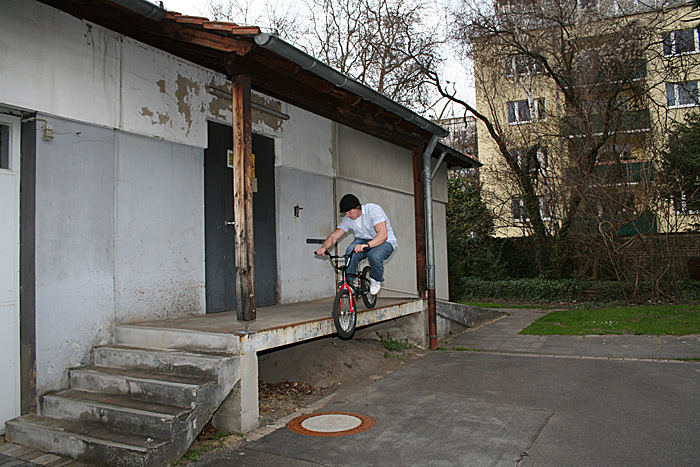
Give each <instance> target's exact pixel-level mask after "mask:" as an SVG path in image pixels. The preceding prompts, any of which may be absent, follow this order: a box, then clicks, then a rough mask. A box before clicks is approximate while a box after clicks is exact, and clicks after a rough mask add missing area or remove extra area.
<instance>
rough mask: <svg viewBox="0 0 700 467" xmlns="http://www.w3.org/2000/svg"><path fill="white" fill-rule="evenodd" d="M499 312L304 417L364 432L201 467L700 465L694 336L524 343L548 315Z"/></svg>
mask: <svg viewBox="0 0 700 467" xmlns="http://www.w3.org/2000/svg"><path fill="white" fill-rule="evenodd" d="M506 311H507V312H508V313H509V315H508V316H507V317H505V318H503V319H501V320H498V321H496V322H493V323H491V324H489V325H486V326H482V327H481V328H479V329H474V330H472V331H470V332H466V333H464V334H461V335H459V336H457V337H456V338H454V339H452V340H450V341H448V342H444V343H441V345H442V347H443V348H454V349H460V350H443V351H435V352H430V353H429V354H428V355H427V356H425V357H424V358H422V359H419V360H417V361H415V362H414V363H412V364H411V365H409V366H407V368H405V369H402V370H400V371H398V372H395V373H393V374H391V375H389V376H387V377H385V378H383V379H382V380H380V381H377V382H376V383H374V384H372V385H370V386H368V387H366V388H365V389H364V390H363V391H361V392H358V393H352V394H347V393H344V394H342V395H340V396H339V397H336V398H330V399H329V400H327V401H326V402H325V404H324V405H320V406H319V405H317V406H315V407H312V408H310V409H309V410H307V412H328V411H333V412H336V411H337V412H347V413H354V414H363V415H368V416H370V417H373V418H374V419H375V420H376V424H375V425H374V426H373V427H372V428H370V429H368V430H367V431H364V432H361V433H357V434H353V435H349V436H341V437H316V436H304V435H300V434H297V433H294V432H292V431H290V430H288V429H287V428H285V427H282V428H279V429H277V430H274V431H272V432H271V433H269V434H267V435H265V436H262V437H261V438H259V439H257V440H256V441H252V442H249V443H246V444H245V445H244V446H242V447H240V448H238V449H234V450H229V451H219V452H216V453H212V454H210V455H208V456H207V457H205V458H203V459H202V461H201V462H199V463H198V465H200V466H214V465H216V466H219V465H236V466H258V465H284V466H287V465H288V466H311V465H389V466H393V465H397V466H398V465H402V466H403V465H431V466H433V465H435V466H443V465H444V466H453V465H465V466H482V465H484V466H486V465H489V466H494V465H495V466H501V465H503V466H516V465H526V466H562V465H593V466H608V465H610V466H613V465H614V466H618V465H634V466H647V465H648V466H671V465H672V466H685V465H687V466H690V465H694V466H697V465H699V464H700V416H699V415H700V361H697V360H693V359H697V358H698V357H700V336H682V337H667V336H666V337H660V338H655V337H650V336H584V337H574V336H549V337H544V336H521V335H519V334H517V333H518V331H519V330H520V329H522V328H523V327H525V326H526V325H527V324H529V323H530V322H531V321H533V320H534V319H536V318H537V317H538V316H541V314H542V313H543V311H536V310H535V311H533V310H506ZM302 413H304V411H302ZM270 431H271V430H270Z"/></svg>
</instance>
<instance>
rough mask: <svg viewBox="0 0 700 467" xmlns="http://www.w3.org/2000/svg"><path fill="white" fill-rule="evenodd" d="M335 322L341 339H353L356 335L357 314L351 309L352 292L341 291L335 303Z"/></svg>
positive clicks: (336, 295)
mask: <svg viewBox="0 0 700 467" xmlns="http://www.w3.org/2000/svg"><path fill="white" fill-rule="evenodd" d="M333 322H334V323H335V329H336V330H337V331H338V335H339V336H340V338H341V339H351V338H352V336H353V335H354V334H355V324H356V323H357V313H355V310H353V309H351V307H350V292H348V289H340V290H339V291H338V293H337V294H335V300H334V301H333Z"/></svg>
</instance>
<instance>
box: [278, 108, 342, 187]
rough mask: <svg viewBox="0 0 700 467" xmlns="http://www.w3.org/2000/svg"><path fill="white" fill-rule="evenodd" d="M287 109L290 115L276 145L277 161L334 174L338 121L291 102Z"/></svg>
mask: <svg viewBox="0 0 700 467" xmlns="http://www.w3.org/2000/svg"><path fill="white" fill-rule="evenodd" d="M288 110H289V115H290V119H289V120H288V121H287V122H286V125H285V128H284V133H283V135H284V137H283V138H281V139H280V140H279V144H278V145H277V146H276V149H277V151H278V154H277V155H276V162H275V163H276V165H281V166H284V167H287V168H290V169H299V170H302V171H305V172H311V173H317V174H319V175H327V176H332V175H333V174H334V172H333V158H332V151H333V136H334V131H335V130H334V128H335V124H334V123H333V122H331V121H330V120H328V119H326V118H323V117H319V116H318V115H314V114H312V113H310V112H307V111H305V110H301V109H299V108H297V107H294V106H291V105H290V106H288Z"/></svg>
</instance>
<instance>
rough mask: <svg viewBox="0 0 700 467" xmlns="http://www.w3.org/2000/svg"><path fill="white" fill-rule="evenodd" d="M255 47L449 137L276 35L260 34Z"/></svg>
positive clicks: (440, 135) (411, 112) (431, 131)
mask: <svg viewBox="0 0 700 467" xmlns="http://www.w3.org/2000/svg"><path fill="white" fill-rule="evenodd" d="M255 43H256V44H257V45H258V46H259V47H262V48H263V49H266V50H269V51H271V52H274V53H275V54H277V55H279V56H281V57H284V58H286V59H287V60H289V61H291V62H292V63H295V64H297V65H299V66H300V67H301V68H302V69H304V70H306V71H310V72H311V73H313V74H315V75H316V76H320V77H321V78H323V79H325V80H326V81H329V82H331V83H333V84H334V85H335V86H337V87H339V88H341V89H344V90H346V91H348V92H351V93H353V94H355V95H356V96H360V97H361V98H362V99H364V100H366V101H369V102H372V103H373V104H376V105H378V106H379V107H381V108H383V109H384V110H386V111H388V112H391V113H392V114H394V115H398V116H399V117H401V118H403V119H404V120H406V121H407V122H410V123H412V124H414V125H416V126H417V127H419V128H421V129H423V130H425V131H427V132H429V133H431V134H433V135H435V136H438V137H440V138H444V137H445V136H447V135H448V131H447V130H446V129H444V128H443V127H441V126H440V125H436V124H435V123H433V122H431V121H430V120H428V119H426V118H423V117H421V116H420V115H418V114H417V113H415V112H413V111H412V110H409V109H407V108H406V107H404V106H402V105H401V104H398V103H396V102H394V101H393V100H391V99H389V98H388V97H386V96H385V95H383V94H381V93H379V92H377V91H375V90H374V89H371V88H369V87H367V86H365V85H364V84H362V83H360V82H359V81H355V80H354V79H352V78H350V77H348V76H346V75H344V74H342V73H340V72H339V71H337V70H335V69H333V68H331V67H330V66H328V65H326V64H325V63H323V62H321V61H319V60H317V59H316V58H314V57H312V56H311V55H309V54H307V53H306V52H303V51H301V50H299V49H297V48H296V47H294V46H293V45H291V44H289V43H288V42H285V41H284V40H282V39H280V38H279V37H277V36H275V35H273V34H269V33H261V34H256V35H255Z"/></svg>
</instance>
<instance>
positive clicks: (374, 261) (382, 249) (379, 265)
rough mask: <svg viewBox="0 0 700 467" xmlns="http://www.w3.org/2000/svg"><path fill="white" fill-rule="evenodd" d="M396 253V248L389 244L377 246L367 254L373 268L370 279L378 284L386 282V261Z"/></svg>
mask: <svg viewBox="0 0 700 467" xmlns="http://www.w3.org/2000/svg"><path fill="white" fill-rule="evenodd" d="M393 252H394V247H393V246H392V245H391V243H389V242H384V243H382V244H381V245H378V246H375V247H374V248H372V249H371V250H369V251H368V252H367V260H368V261H369V265H370V266H371V267H372V272H371V273H370V275H369V277H371V278H372V279H374V280H375V281H377V282H383V281H384V261H386V259H387V258H388V257H389V256H391V254H392V253H393Z"/></svg>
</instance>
